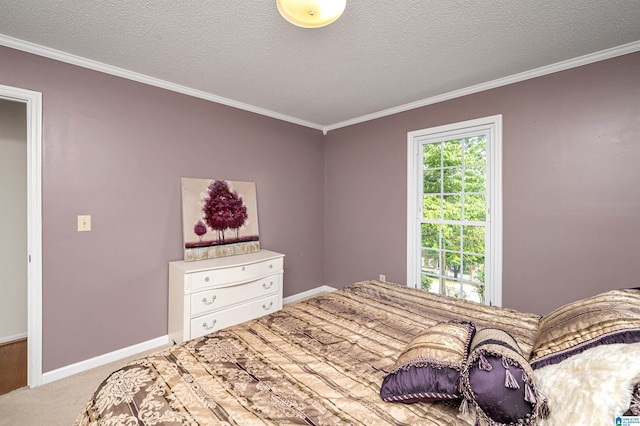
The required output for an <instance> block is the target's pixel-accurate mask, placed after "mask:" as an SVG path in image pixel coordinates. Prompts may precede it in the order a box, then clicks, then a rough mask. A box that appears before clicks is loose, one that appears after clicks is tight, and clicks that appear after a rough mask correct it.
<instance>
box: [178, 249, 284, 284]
mask: <svg viewBox="0 0 640 426" xmlns="http://www.w3.org/2000/svg"><path fill="white" fill-rule="evenodd" d="M282 269H283V266H282V258H281V257H280V258H277V259H269V260H264V261H261V262H255V263H248V264H246V265H241V266H233V267H228V268H219V269H215V270H209V271H202V272H194V273H190V274H188V275H187V276H186V277H185V279H186V280H187V283H186V284H187V285H186V286H185V289H189V288H190V289H191V291H194V290H199V289H204V288H208V287H212V286H218V285H221V284H225V285H228V284H233V283H241V282H243V281H252V280H255V279H258V278H260V277H264V276H266V275H270V274H275V273H277V272H281V271H282Z"/></svg>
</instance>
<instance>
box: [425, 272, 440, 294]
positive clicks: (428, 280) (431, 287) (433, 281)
mask: <svg viewBox="0 0 640 426" xmlns="http://www.w3.org/2000/svg"><path fill="white" fill-rule="evenodd" d="M421 278H422V283H421V284H422V290H425V291H431V292H433V293H440V288H439V286H438V277H430V276H428V275H425V274H422V277H421Z"/></svg>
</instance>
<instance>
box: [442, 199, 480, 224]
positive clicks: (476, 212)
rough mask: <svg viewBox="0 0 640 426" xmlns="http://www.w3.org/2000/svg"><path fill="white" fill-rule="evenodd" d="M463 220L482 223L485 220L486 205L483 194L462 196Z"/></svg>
mask: <svg viewBox="0 0 640 426" xmlns="http://www.w3.org/2000/svg"><path fill="white" fill-rule="evenodd" d="M445 208H446V205H445ZM445 215H446V210H445ZM464 218H465V220H470V221H476V222H484V221H485V220H486V219H487V203H486V200H485V196H484V195H483V194H478V195H465V196H464Z"/></svg>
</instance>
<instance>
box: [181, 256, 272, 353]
mask: <svg viewBox="0 0 640 426" xmlns="http://www.w3.org/2000/svg"><path fill="white" fill-rule="evenodd" d="M283 258H284V255H283V254H280V253H275V252H272V251H268V250H261V251H259V252H255V253H249V254H240V255H235V256H227V257H219V258H215V259H207V260H198V261H195V262H185V261H182V260H178V261H175V262H170V263H169V339H170V341H173V342H175V343H180V342H183V341H185V340H190V339H195V338H196V337H200V336H203V335H205V334H207V333H211V332H213V331H216V330H220V329H222V328H225V327H229V326H231V325H234V324H238V323H241V322H244V321H248V320H251V319H254V318H258V317H261V316H263V315H266V314H270V313H272V312H276V311H278V310H280V309H282V276H283V273H284V267H283V263H284V262H283Z"/></svg>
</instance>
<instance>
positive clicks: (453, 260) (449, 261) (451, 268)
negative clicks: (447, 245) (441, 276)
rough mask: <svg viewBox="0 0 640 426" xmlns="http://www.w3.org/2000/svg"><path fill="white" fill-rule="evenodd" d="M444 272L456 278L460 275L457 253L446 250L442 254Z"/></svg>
mask: <svg viewBox="0 0 640 426" xmlns="http://www.w3.org/2000/svg"><path fill="white" fill-rule="evenodd" d="M444 261H445V265H444V268H443V269H444V272H446V275H447V276H449V277H454V278H458V276H459V275H460V255H459V254H458V253H452V252H446V253H445V254H444Z"/></svg>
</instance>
